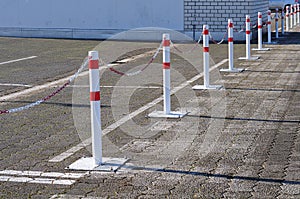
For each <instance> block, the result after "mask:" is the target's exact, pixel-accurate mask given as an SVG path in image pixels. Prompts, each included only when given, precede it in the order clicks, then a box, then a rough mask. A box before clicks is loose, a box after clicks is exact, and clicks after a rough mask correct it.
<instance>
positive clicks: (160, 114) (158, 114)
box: [148, 111, 188, 119]
mask: <svg viewBox="0 0 300 199" xmlns="http://www.w3.org/2000/svg"><path fill="white" fill-rule="evenodd" d="M187 114H188V113H181V112H170V113H169V114H166V113H165V112H164V111H154V112H152V113H150V114H149V115H148V117H150V118H170V119H178V118H183V117H184V116H186V115H187Z"/></svg>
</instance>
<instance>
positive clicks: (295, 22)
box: [294, 4, 297, 26]
mask: <svg viewBox="0 0 300 199" xmlns="http://www.w3.org/2000/svg"><path fill="white" fill-rule="evenodd" d="M296 25H297V4H294V26H296Z"/></svg>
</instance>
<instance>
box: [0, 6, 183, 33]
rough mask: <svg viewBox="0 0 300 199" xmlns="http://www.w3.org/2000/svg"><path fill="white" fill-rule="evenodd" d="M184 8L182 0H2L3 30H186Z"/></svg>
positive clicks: (8, 31)
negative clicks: (160, 28) (148, 28)
mask: <svg viewBox="0 0 300 199" xmlns="http://www.w3.org/2000/svg"><path fill="white" fill-rule="evenodd" d="M183 12H184V8H183V0H172V1H170V0H151V1H146V0H0V18H1V20H0V34H1V35H7V36H9V35H11V34H15V35H17V36H31V35H32V36H34V35H36V36H43V35H45V36H46V37H51V35H53V37H55V36H56V35H57V36H58V37H64V36H65V37H69V36H72V35H73V36H74V37H75V36H76V35H77V36H79V35H80V34H81V35H82V37H84V35H85V34H90V35H94V36H95V37H96V36H97V35H98V36H99V34H104V35H109V34H113V33H114V32H118V31H120V30H128V29H134V28H140V27H163V28H169V29H174V30H179V31H183V29H184V17H183V15H184V13H183ZM18 34H19V35H18ZM87 36H88V35H87Z"/></svg>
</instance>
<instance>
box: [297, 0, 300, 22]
mask: <svg viewBox="0 0 300 199" xmlns="http://www.w3.org/2000/svg"><path fill="white" fill-rule="evenodd" d="M297 19H298V20H297V22H298V24H300V5H299V3H298V4H297Z"/></svg>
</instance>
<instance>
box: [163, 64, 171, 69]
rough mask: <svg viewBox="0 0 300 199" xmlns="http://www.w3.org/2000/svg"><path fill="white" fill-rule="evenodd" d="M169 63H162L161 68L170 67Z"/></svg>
mask: <svg viewBox="0 0 300 199" xmlns="http://www.w3.org/2000/svg"><path fill="white" fill-rule="evenodd" d="M170 68H171V63H163V69H170Z"/></svg>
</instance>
